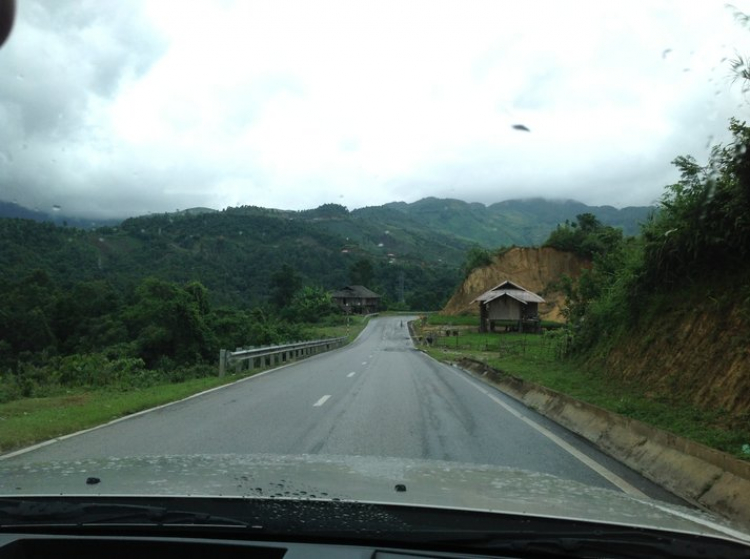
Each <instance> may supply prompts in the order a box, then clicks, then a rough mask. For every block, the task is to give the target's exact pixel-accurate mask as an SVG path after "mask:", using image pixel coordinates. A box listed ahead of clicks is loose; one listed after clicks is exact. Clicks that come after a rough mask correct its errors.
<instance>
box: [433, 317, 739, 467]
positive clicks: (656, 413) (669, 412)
mask: <svg viewBox="0 0 750 559" xmlns="http://www.w3.org/2000/svg"><path fill="white" fill-rule="evenodd" d="M428 324H429V323H428ZM431 329H432V331H433V332H434V334H433V339H434V342H433V345H432V347H431V348H428V349H426V351H427V353H428V354H430V355H431V356H432V357H434V358H436V359H439V360H441V361H448V362H450V361H455V360H457V359H458V358H460V357H472V358H474V359H478V360H480V361H483V362H485V363H487V364H488V365H490V366H491V367H493V368H495V369H499V370H502V371H504V372H506V373H508V374H511V375H513V376H516V377H519V378H522V379H524V380H527V381H530V382H535V383H537V384H540V385H542V386H546V387H548V388H551V389H552V390H557V391H559V392H562V393H565V394H568V395H569V396H572V397H574V398H578V399H579V400H582V401H584V402H588V403H591V404H594V405H597V406H600V407H602V408H604V409H607V410H610V411H613V412H616V413H619V414H622V415H625V416H627V417H632V418H634V419H638V420H640V421H643V422H645V423H648V424H650V425H654V426H656V427H659V428H660V429H664V430H666V431H670V432H672V433H675V434H677V435H680V436H683V437H686V438H689V439H692V440H694V441H697V442H700V443H702V444H705V445H707V446H710V447H713V448H716V449H718V450H721V451H724V452H728V453H730V454H733V455H734V456H736V457H738V458H743V459H746V460H747V459H750V454H748V452H747V450H746V449H747V446H746V445H747V444H748V443H750V425H745V426H741V425H740V426H738V425H727V423H726V417H725V414H724V413H722V412H721V411H720V410H701V409H698V408H696V407H695V406H691V405H688V404H685V403H683V402H680V401H676V400H675V399H674V398H669V397H664V396H661V397H659V396H647V395H646V393H644V389H643V387H642V386H640V385H637V384H629V383H626V382H624V381H622V380H621V379H618V378H614V377H613V376H611V375H607V374H605V372H604V371H602V370H592V369H586V368H585V367H583V366H582V365H580V364H579V363H576V362H575V361H572V360H570V359H561V358H560V357H559V349H560V344H561V343H562V338H561V337H559V336H552V335H547V336H544V335H534V334H517V333H501V334H478V333H464V332H462V333H460V334H459V335H458V336H442V337H441V336H439V335H437V334H439V333H441V330H442V325H441V324H433V325H432V326H429V325H428V326H426V327H425V329H424V330H423V331H422V332H421V334H422V335H425V336H426V335H427V333H429V332H430V331H431Z"/></svg>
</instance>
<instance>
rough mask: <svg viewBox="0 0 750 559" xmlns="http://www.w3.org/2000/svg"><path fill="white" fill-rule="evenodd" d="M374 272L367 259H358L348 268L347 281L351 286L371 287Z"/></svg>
mask: <svg viewBox="0 0 750 559" xmlns="http://www.w3.org/2000/svg"><path fill="white" fill-rule="evenodd" d="M374 275H375V270H374V269H373V267H372V262H371V261H370V259H369V258H360V259H359V260H357V261H356V262H355V263H354V264H352V266H351V268H349V280H350V281H351V282H352V285H364V286H365V287H367V286H368V285H372V278H373V276H374Z"/></svg>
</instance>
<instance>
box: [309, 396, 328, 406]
mask: <svg viewBox="0 0 750 559" xmlns="http://www.w3.org/2000/svg"><path fill="white" fill-rule="evenodd" d="M330 397H331V395H330V394H326V395H325V396H323V397H322V398H321V399H320V400H318V401H317V402H315V403H314V404H313V407H316V406H322V405H323V404H325V403H326V401H327V400H328V398H330Z"/></svg>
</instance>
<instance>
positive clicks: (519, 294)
mask: <svg viewBox="0 0 750 559" xmlns="http://www.w3.org/2000/svg"><path fill="white" fill-rule="evenodd" d="M544 302H545V301H544V299H543V298H541V297H540V296H539V295H537V294H536V293H532V292H531V291H529V290H528V289H526V288H524V287H521V286H520V285H518V284H516V283H513V282H512V281H509V280H506V281H504V282H503V283H501V284H499V285H496V286H495V287H493V288H492V289H490V290H489V291H485V292H484V293H482V294H481V295H480V296H479V297H477V298H476V299H474V300H473V301H472V303H479V330H480V331H481V332H489V331H494V330H495V326H496V325H498V324H500V325H503V326H505V327H506V329H510V328H513V329H518V331H529V330H531V331H537V330H538V329H539V324H540V321H539V303H544Z"/></svg>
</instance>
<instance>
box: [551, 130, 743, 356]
mask: <svg viewBox="0 0 750 559" xmlns="http://www.w3.org/2000/svg"><path fill="white" fill-rule="evenodd" d="M730 130H731V132H732V134H733V141H732V142H731V143H729V144H728V145H726V146H717V147H715V148H714V149H713V150H712V155H711V158H710V161H709V162H708V163H707V164H706V165H705V166H701V165H699V164H698V163H697V162H696V161H695V160H694V159H693V158H691V157H678V158H677V159H675V161H674V164H675V165H676V166H677V167H678V168H679V170H680V173H681V179H680V180H679V182H677V183H676V184H674V185H670V186H668V187H667V188H666V192H665V194H664V196H663V197H662V199H661V203H660V211H659V212H658V213H656V214H654V215H653V216H652V217H651V219H650V220H649V221H648V222H647V223H646V224H644V226H643V228H642V234H641V235H640V236H639V237H637V238H630V239H623V238H622V237H621V235H618V234H617V232H616V231H613V230H607V228H606V227H602V226H601V224H598V223H597V222H596V221H595V220H593V219H592V216H579V222H578V223H577V224H569V225H565V226H562V227H560V228H558V229H557V230H556V231H554V232H553V233H552V235H551V236H550V238H549V240H548V241H547V243H548V244H550V245H551V246H557V247H558V248H565V249H567V250H573V251H576V252H580V253H584V254H585V253H590V254H591V255H593V257H594V258H593V262H594V265H593V267H592V269H591V270H588V271H586V272H585V273H584V274H583V275H582V276H581V278H580V280H579V281H578V282H576V283H575V284H574V283H573V282H570V281H568V282H567V292H568V297H569V309H568V310H569V314H570V316H569V318H570V321H571V326H572V328H571V332H572V333H573V335H574V343H573V345H572V349H573V351H575V352H578V353H584V354H585V353H586V352H588V351H590V350H592V349H593V348H595V347H597V345H598V344H600V343H604V344H605V346H606V347H610V346H611V345H612V344H613V343H614V342H615V341H616V337H617V335H618V334H619V333H622V332H625V331H627V330H628V329H632V328H636V327H637V326H638V324H639V321H641V320H644V319H649V318H655V317H654V311H655V310H657V309H659V308H660V306H661V305H660V301H661V299H663V297H664V296H665V295H669V294H673V293H674V292H676V291H678V290H683V291H684V290H690V289H691V288H693V287H694V286H701V288H702V287H710V284H711V282H721V283H722V284H723V283H725V282H726V278H727V277H731V278H732V281H733V282H734V285H736V286H737V287H738V289H739V291H740V292H739V297H737V295H738V293H736V292H734V291H733V292H728V293H727V292H725V293H714V294H712V292H711V290H710V289H707V290H706V291H705V294H706V295H710V296H712V297H720V298H723V299H724V300H725V301H727V300H731V302H732V303H740V304H743V305H748V307H749V310H750V291H749V290H748V288H747V282H746V281H742V280H741V279H740V278H745V277H746V276H747V271H748V263H749V262H750V260H749V257H750V155H749V154H748V152H747V147H748V146H749V145H750V128H748V127H747V125H746V124H745V123H741V122H739V121H736V120H732V121H731V124H730ZM581 217H583V220H581V219H580V218H581ZM599 349H600V350H602V349H603V348H602V347H599Z"/></svg>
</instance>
